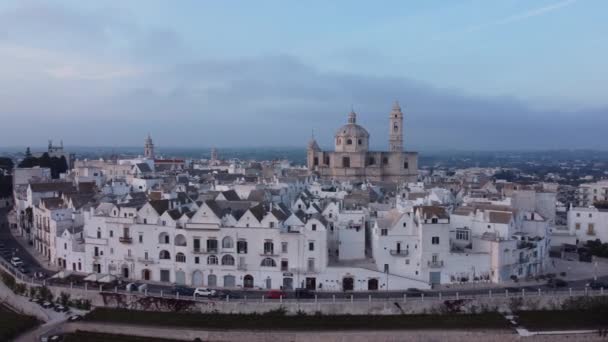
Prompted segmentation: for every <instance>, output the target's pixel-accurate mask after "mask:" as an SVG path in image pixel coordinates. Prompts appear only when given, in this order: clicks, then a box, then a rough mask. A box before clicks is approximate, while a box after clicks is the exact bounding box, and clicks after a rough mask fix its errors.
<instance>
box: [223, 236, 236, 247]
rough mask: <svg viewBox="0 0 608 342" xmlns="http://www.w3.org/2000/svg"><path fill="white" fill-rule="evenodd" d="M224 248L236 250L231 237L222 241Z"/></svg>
mask: <svg viewBox="0 0 608 342" xmlns="http://www.w3.org/2000/svg"><path fill="white" fill-rule="evenodd" d="M222 248H234V241H233V240H232V238H231V237H230V236H226V237H225V238H223V239H222Z"/></svg>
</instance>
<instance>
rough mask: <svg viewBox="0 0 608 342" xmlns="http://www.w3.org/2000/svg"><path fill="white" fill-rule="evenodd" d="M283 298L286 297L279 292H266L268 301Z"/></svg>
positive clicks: (283, 293)
mask: <svg viewBox="0 0 608 342" xmlns="http://www.w3.org/2000/svg"><path fill="white" fill-rule="evenodd" d="M285 297H287V295H286V294H285V292H283V291H281V290H270V291H268V292H266V298H268V299H281V298H285Z"/></svg>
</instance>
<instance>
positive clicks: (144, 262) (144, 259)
mask: <svg viewBox="0 0 608 342" xmlns="http://www.w3.org/2000/svg"><path fill="white" fill-rule="evenodd" d="M137 261H138V262H141V263H142V264H155V263H156V261H155V260H154V259H150V258H137Z"/></svg>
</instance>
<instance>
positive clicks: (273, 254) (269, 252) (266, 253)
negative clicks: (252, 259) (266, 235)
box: [260, 251, 279, 257]
mask: <svg viewBox="0 0 608 342" xmlns="http://www.w3.org/2000/svg"><path fill="white" fill-rule="evenodd" d="M260 255H261V256H267V257H276V256H279V255H278V254H276V253H275V252H274V251H263V252H262V253H260Z"/></svg>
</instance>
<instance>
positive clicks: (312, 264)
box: [307, 258, 315, 272]
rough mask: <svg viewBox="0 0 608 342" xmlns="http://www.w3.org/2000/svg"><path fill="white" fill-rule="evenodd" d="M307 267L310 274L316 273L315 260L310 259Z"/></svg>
mask: <svg viewBox="0 0 608 342" xmlns="http://www.w3.org/2000/svg"><path fill="white" fill-rule="evenodd" d="M307 266H308V272H314V271H315V259H314V258H309V259H308V265H307Z"/></svg>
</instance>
